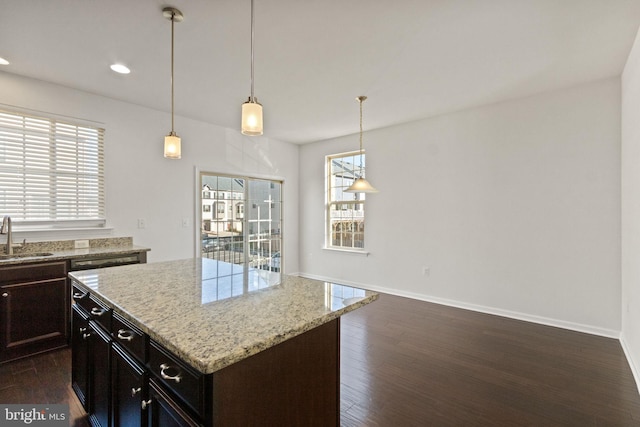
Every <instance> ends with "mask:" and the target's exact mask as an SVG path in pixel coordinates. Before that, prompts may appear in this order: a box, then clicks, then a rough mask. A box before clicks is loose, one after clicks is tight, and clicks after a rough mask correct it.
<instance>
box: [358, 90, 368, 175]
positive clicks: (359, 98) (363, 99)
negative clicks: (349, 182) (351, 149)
mask: <svg viewBox="0 0 640 427" xmlns="http://www.w3.org/2000/svg"><path fill="white" fill-rule="evenodd" d="M356 99H357V100H358V102H360V178H362V103H363V102H364V101H365V100H366V99H367V97H366V96H359V97H358V98H356Z"/></svg>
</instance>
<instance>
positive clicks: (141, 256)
mask: <svg viewBox="0 0 640 427" xmlns="http://www.w3.org/2000/svg"><path fill="white" fill-rule="evenodd" d="M145 255H146V253H144V252H136V253H132V254H118V255H99V256H95V257H91V258H87V257H83V258H77V259H73V258H72V259H71V262H70V263H69V270H70V271H78V270H91V269H93V268H106V267H115V266H118V265H128V264H141V263H145V262H146V259H145V258H146V256H145Z"/></svg>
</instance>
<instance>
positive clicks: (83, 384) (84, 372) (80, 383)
mask: <svg viewBox="0 0 640 427" xmlns="http://www.w3.org/2000/svg"><path fill="white" fill-rule="evenodd" d="M71 313H72V314H71V329H72V334H71V337H72V338H71V348H72V351H71V386H72V387H73V390H74V391H75V393H76V395H77V396H78V399H79V400H80V403H81V404H82V406H83V407H84V409H85V410H88V409H89V407H88V405H87V393H88V390H89V341H88V340H89V337H90V336H91V335H90V333H89V316H87V315H86V314H85V313H84V311H83V310H82V309H80V308H79V307H77V306H74V307H73V310H72V312H71Z"/></svg>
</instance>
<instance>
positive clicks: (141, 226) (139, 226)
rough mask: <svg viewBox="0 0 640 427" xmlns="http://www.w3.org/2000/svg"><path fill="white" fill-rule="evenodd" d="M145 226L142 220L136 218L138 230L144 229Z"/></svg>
mask: <svg viewBox="0 0 640 427" xmlns="http://www.w3.org/2000/svg"><path fill="white" fill-rule="evenodd" d="M146 226H147V224H146V222H145V220H144V219H142V218H138V228H145V227H146Z"/></svg>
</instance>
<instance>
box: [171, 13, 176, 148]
mask: <svg viewBox="0 0 640 427" xmlns="http://www.w3.org/2000/svg"><path fill="white" fill-rule="evenodd" d="M175 17H176V13H175V12H171V135H174V136H175V132H174V130H173V25H174V22H175Z"/></svg>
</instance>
